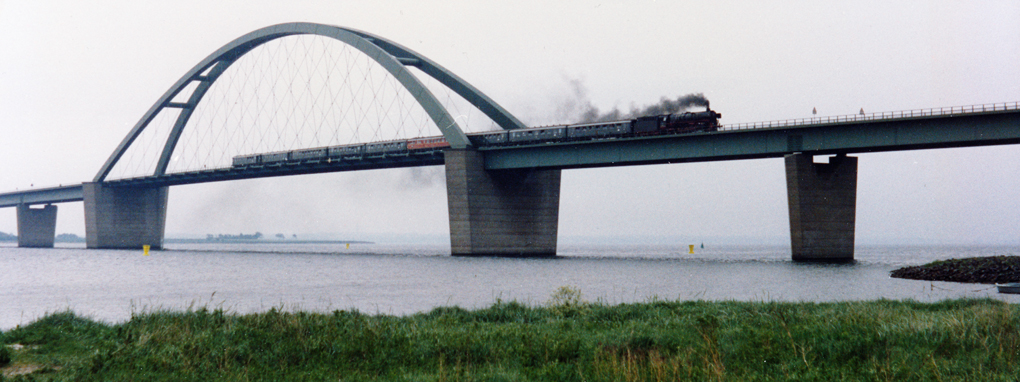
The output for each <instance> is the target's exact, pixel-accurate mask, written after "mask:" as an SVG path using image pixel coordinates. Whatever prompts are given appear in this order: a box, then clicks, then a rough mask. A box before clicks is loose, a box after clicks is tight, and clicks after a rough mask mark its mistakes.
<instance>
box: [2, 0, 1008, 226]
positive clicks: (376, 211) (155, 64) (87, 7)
mask: <svg viewBox="0 0 1020 382" xmlns="http://www.w3.org/2000/svg"><path fill="white" fill-rule="evenodd" d="M547 3H548V2H539V1H513V2H498V3H496V2H473V1H463V2H452V1H441V2H439V1H390V2H367V1H366V2H346V1H321V2H315V1H289V2H266V1H217V2H204V1H202V2H199V1H163V2H136V1H103V2H80V1H10V0H7V1H3V0H0V33H2V35H3V36H4V39H3V40H0V163H3V164H4V165H3V167H2V168H3V170H2V171H0V190H3V191H7V190H13V189H16V188H19V189H24V188H27V187H29V186H30V185H35V186H45V185H56V184H60V183H64V184H67V183H76V182H81V181H85V180H89V179H91V178H92V176H94V175H95V173H96V171H97V170H98V169H99V167H100V166H101V165H102V164H103V162H104V161H105V160H106V158H107V157H108V156H109V154H110V153H111V152H112V150H113V149H114V148H115V147H116V145H117V144H118V143H119V142H120V140H121V139H122V138H123V137H124V135H125V134H126V133H127V132H128V130H129V129H130V128H131V126H133V125H134V124H135V123H136V122H137V120H138V118H140V117H141V116H142V114H143V113H144V112H145V111H146V110H147V109H148V108H149V107H150V106H151V105H152V103H153V102H155V101H156V99H157V98H158V97H159V96H161V95H162V94H163V92H165V91H166V90H167V88H168V87H169V86H170V85H171V84H173V83H174V82H175V81H176V80H177V79H178V78H180V76H181V75H182V74H184V73H185V72H186V71H187V70H189V69H190V68H191V67H192V66H194V65H195V64H196V63H198V62H199V61H200V60H201V59H203V58H205V57H206V56H207V55H208V54H210V53H212V52H213V51H215V50H216V49H218V48H219V47H221V46H222V45H224V44H226V43H227V42H229V41H231V40H233V39H234V38H237V37H239V36H241V35H243V34H245V33H247V32H249V31H252V30H255V29H258V28H261V27H264V26H268V25H271V24H276V23H282V22H292V21H309V22H317V23H324V24H333V25H340V26H347V27H352V28H356V29H361V30H364V31H368V32H371V33H374V34H377V35H380V36H383V37H386V38H389V39H391V40H394V41H397V42H399V43H401V44H403V45H405V46H407V47H409V48H411V49H414V50H415V51H417V52H419V53H421V54H424V55H425V56H427V57H429V58H431V59H433V60H434V61H436V62H438V63H439V64H441V65H443V66H445V67H446V68H448V69H450V70H452V71H453V72H455V73H457V74H458V75H460V76H461V77H462V78H464V79H466V80H467V81H469V82H470V83H472V84H473V85H475V86H476V87H477V88H479V89H480V90H482V91H483V92H485V93H486V94H488V95H489V96H490V97H492V98H493V99H494V100H496V101H497V102H499V103H500V104H502V105H503V106H504V107H505V108H507V109H508V110H509V111H510V112H511V113H513V114H515V115H517V116H518V117H519V118H521V119H522V120H524V121H525V122H527V123H531V124H542V123H552V122H557V121H556V119H557V110H558V109H562V106H563V105H565V104H568V103H570V102H572V101H576V100H577V98H576V95H575V94H574V93H573V91H572V87H571V83H572V82H578V83H581V84H583V86H584V88H585V89H586V93H585V96H586V97H587V100H589V101H590V102H591V103H592V104H594V105H596V106H598V107H599V108H601V109H610V108H613V107H619V108H622V109H628V108H630V107H631V105H644V104H648V103H653V102H656V101H658V99H659V98H660V97H664V96H665V97H676V96H677V95H680V94H686V93H691V92H703V93H704V94H705V95H706V96H707V97H708V98H709V99H710V100H711V102H712V108H713V109H715V110H718V111H720V112H721V113H722V114H723V116H724V118H723V122H724V123H738V122H753V121H763V120H773V119H787V118H803V117H809V116H810V115H811V110H812V108H817V110H818V113H819V114H820V115H840V114H854V113H856V112H857V111H858V110H859V109H861V108H863V109H864V110H865V111H866V112H878V111H892V110H904V109H917V108H929V107H940V106H956V105H970V104H981V103H994V102H1012V101H1017V100H1020V65H1018V64H1017V63H1018V62H1020V3H1017V2H1016V1H979V2H941V1H900V2H887V1H853V2H840V3H833V2H814V1H803V2H793V1H790V2H751V1H746V2H745V1H735V2H670V1H626V2H625V1H619V2H613V1H603V2H595V1H591V2H588V1H578V2H556V3H554V4H553V5H549V4H547ZM860 158H861V159H860V168H859V174H858V176H859V178H858V209H857V238H858V243H869V242H884V241H890V240H894V241H900V242H935V243H1018V242H1020V224H1017V223H1018V222H1020V200H1018V198H1017V197H1016V196H1017V195H1018V190H1020V177H1018V176H1017V175H1016V174H1018V173H1020V147H1017V146H1003V147H985V148H970V149H952V150H936V151H911V152H899V153H884V154H862V155H860ZM412 175H414V174H413V173H411V172H409V171H406V170H396V171H370V172H361V173H345V174H326V175H315V176H302V177H289V178H276V179H265V180H252V181H241V182H226V183H219V184H209V185H196V186H182V187H174V188H171V190H170V205H169V211H168V221H167V232H168V233H169V234H171V235H172V234H178V233H191V234H204V233H235V232H251V231H255V230H259V231H262V232H266V233H275V232H284V233H295V232H296V233H305V232H339V233H350V234H352V235H354V236H357V234H364V233H378V232H410V233H423V234H443V233H446V232H447V231H448V225H447V213H446V203H445V201H446V194H445V189H444V188H443V187H444V186H443V182H442V180H443V179H442V173H441V170H439V169H437V168H432V169H425V170H422V172H419V173H418V174H417V175H419V178H421V175H424V178H425V179H426V180H432V183H431V185H425V186H422V185H417V183H414V182H411V181H410V180H411V179H412ZM561 194H562V201H561V212H560V233H561V235H570V236H575V235H595V236H601V235H653V236H662V237H671V238H673V237H675V238H677V240H678V241H685V240H697V238H703V237H713V236H732V235H737V236H754V237H772V238H776V237H779V238H783V237H787V236H788V235H789V232H788V225H787V224H788V223H787V219H788V217H787V210H786V190H785V178H784V173H783V165H782V160H779V159H770V160H754V161H735V162H718V163H705V164H684V165H660V166H642V167H624V168H612V169H593V170H571V171H566V172H564V175H563V185H562V192H561ZM82 215H83V214H82V211H81V204H80V203H71V204H62V205H60V212H59V217H58V227H57V231H58V232H73V233H77V234H83V233H84V222H83V217H82ZM15 230H16V224H15V218H14V210H13V209H4V210H0V231H4V232H14V231H15Z"/></svg>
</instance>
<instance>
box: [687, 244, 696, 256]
mask: <svg viewBox="0 0 1020 382" xmlns="http://www.w3.org/2000/svg"><path fill="white" fill-rule="evenodd" d="M687 246H688V247H690V250H691V253H692V254H693V253H694V244H688V245H687Z"/></svg>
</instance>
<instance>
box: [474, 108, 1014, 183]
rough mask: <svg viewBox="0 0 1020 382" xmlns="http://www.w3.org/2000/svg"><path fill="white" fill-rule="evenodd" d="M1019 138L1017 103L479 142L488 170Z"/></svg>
mask: <svg viewBox="0 0 1020 382" xmlns="http://www.w3.org/2000/svg"><path fill="white" fill-rule="evenodd" d="M1017 143H1020V110H1017V109H1012V110H1004V111H989V112H973V113H961V114H946V115H927V116H918V117H899V118H889V119H879V120H863V121H849V122H835V123H818V124H807V125H798V126H789V127H775V128H758V129H744V130H730V131H719V132H711V133H697V134H686V135H675V136H667V137H644V138H634V139H610V140H600V141H585V142H566V143H555V144H539V145H531V146H517V147H499V148H480V150H484V152H485V168H486V169H488V170H501V169H515V168H561V169H569V168H592V167H611V166H633V165H641V164H660V163H684V162H708V161H723V160H737V159H758V158H781V157H783V156H784V155H786V154H791V153H795V152H801V153H805V154H812V155H825V154H837V153H847V154H853V153H868V152H883V151H900V150H924V149H937V148H951V147H968V146H988V145H1006V144H1017Z"/></svg>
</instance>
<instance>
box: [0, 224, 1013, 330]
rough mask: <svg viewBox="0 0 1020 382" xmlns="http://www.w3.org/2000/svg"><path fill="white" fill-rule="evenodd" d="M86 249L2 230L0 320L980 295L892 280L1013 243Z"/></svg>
mask: <svg viewBox="0 0 1020 382" xmlns="http://www.w3.org/2000/svg"><path fill="white" fill-rule="evenodd" d="M167 247H168V249H167V250H163V251H151V253H150V255H149V256H144V255H143V253H142V251H140V250H85V249H84V248H83V244H60V243H58V248H54V249H30V248H17V247H16V246H15V245H14V244H13V243H2V244H0V330H8V329H10V328H13V327H15V326H17V325H24V324H27V323H30V322H32V321H33V320H35V319H38V318H39V317H41V316H43V315H45V314H47V313H52V312H57V311H63V310H67V309H70V310H73V311H74V312H75V313H77V314H80V315H85V316H89V317H91V318H93V319H97V320H102V321H106V322H110V323H115V322H123V321H125V320H128V319H130V317H131V315H132V314H137V313H143V312H147V311H155V310H164V309H169V310H182V309H198V308H200V307H207V308H210V309H217V308H222V309H224V310H227V311H231V312H236V313H249V312H262V311H266V310H269V309H271V308H274V307H275V308H278V309H285V310H306V311H317V312H330V311H333V310H337V309H340V310H351V309H356V310H359V311H361V312H364V313H371V314H391V315H406V314H414V313H417V312H427V311H429V310H431V309H433V308H436V307H439V306H454V305H456V306H460V307H463V308H468V309H470V308H481V307H486V306H489V305H491V304H493V303H494V302H496V301H498V300H502V301H510V300H516V301H520V302H523V303H526V304H530V305H542V304H545V303H547V301H548V300H549V298H550V296H551V295H552V294H553V293H554V292H555V291H556V290H557V289H559V288H560V287H563V286H569V287H572V288H576V289H579V290H580V291H581V294H582V297H583V298H584V299H585V300H588V301H596V302H602V303H606V304H618V303H629V302H644V301H649V300H654V299H661V300H677V299H679V300H740V301H819V302H820V301H845V300H870V299H881V298H885V299H897V300H898V299H913V300H918V301H938V300H943V299H948V298H963V297H965V298H984V297H990V298H995V299H1000V300H1003V301H1008V302H1011V303H1016V302H1020V296H1017V295H1001V294H998V293H997V292H996V290H995V288H994V286H991V285H981V284H960V283H948V282H928V281H914V280H902V279H894V278H890V277H889V272H890V271H892V270H894V269H897V268H899V267H902V266H907V265H919V264H924V263H927V262H930V261H934V260H940V259H950V258H961V257H975V256H994V255H1017V254H1020V247H1017V246H1012V247H989V246H974V247H967V246H858V247H857V249H856V260H857V261H856V262H855V263H853V264H839V265H834V264H802V263H794V262H792V261H791V260H790V249H789V247H787V246H706V248H700V247H698V248H695V249H694V254H691V253H689V252H690V251H689V248H688V247H687V246H686V245H684V246H669V245H647V246H642V245H619V246H612V245H579V244H577V245H561V246H560V248H559V254H560V257H558V258H552V259H515V258H464V257H451V256H450V255H449V253H450V252H449V251H450V248H449V246H448V245H445V246H444V245H387V244H352V245H351V246H350V248H347V247H346V246H345V245H344V244H244V243H232V244H204V243H189V244H184V243H178V244H167Z"/></svg>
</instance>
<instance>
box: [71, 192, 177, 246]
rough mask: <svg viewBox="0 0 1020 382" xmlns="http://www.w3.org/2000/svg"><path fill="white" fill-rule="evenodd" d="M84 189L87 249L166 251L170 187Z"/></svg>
mask: <svg viewBox="0 0 1020 382" xmlns="http://www.w3.org/2000/svg"><path fill="white" fill-rule="evenodd" d="M83 186H84V188H83V190H82V191H83V196H84V199H85V246H86V247H87V248H103V249H141V248H142V246H143V245H148V246H150V247H151V248H152V249H161V248H163V230H164V228H165V227H166V202H167V196H168V194H169V192H168V191H169V190H168V188H167V187H155V188H134V187H109V186H103V185H102V184H100V183H85V184H84V185H83Z"/></svg>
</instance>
